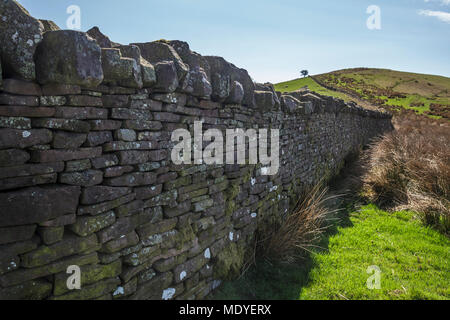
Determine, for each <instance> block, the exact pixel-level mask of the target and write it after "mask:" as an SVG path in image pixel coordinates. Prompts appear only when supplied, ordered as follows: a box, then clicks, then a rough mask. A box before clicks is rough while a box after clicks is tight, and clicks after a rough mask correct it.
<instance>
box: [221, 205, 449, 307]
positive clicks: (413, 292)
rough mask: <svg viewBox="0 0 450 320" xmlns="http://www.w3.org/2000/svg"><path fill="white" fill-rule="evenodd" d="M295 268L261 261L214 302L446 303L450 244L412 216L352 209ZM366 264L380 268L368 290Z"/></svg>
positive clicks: (230, 284)
mask: <svg viewBox="0 0 450 320" xmlns="http://www.w3.org/2000/svg"><path fill="white" fill-rule="evenodd" d="M321 247H322V248H326V249H320V250H316V252H314V253H313V254H312V255H311V257H310V258H309V259H308V260H305V261H304V262H303V263H301V264H299V265H272V264H269V263H268V262H259V263H258V264H257V265H256V266H255V267H254V268H253V269H251V270H250V271H249V272H247V273H246V274H245V275H244V276H243V277H242V278H241V279H239V280H237V281H234V282H228V283H225V284H224V285H223V286H222V287H221V289H220V291H218V292H217V293H216V295H215V296H214V299H219V300H220V299H234V300H245V299H262V300H264V299H313V300H314V299H320V300H327V299H333V300H345V299H362V300H365V299H389V300H401V299H450V266H449V263H450V241H449V240H448V238H446V237H445V236H444V235H442V234H440V233H439V232H437V231H435V230H433V229H431V228H428V227H425V226H423V225H422V224H421V223H420V221H418V220H416V219H415V217H414V214H413V213H411V212H396V213H387V212H384V211H382V210H379V209H378V208H377V207H375V206H374V205H368V206H365V207H362V208H360V209H359V210H350V214H348V215H347V214H344V216H343V217H342V219H341V220H340V222H339V223H338V224H337V225H335V226H334V227H333V228H331V229H330V231H329V233H328V235H327V237H324V239H323V242H322V243H321ZM369 266H377V267H378V268H379V269H380V270H381V274H380V284H381V289H379V290H378V289H374V290H370V289H368V288H367V285H366V282H367V279H368V278H369V277H370V276H371V274H368V273H367V268H368V267H369Z"/></svg>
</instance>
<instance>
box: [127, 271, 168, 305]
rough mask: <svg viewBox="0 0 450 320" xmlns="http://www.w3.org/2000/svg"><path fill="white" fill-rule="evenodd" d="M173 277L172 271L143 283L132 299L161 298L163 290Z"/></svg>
mask: <svg viewBox="0 0 450 320" xmlns="http://www.w3.org/2000/svg"><path fill="white" fill-rule="evenodd" d="M172 279H173V274H172V273H171V272H166V273H163V274H161V275H159V276H157V277H155V278H153V279H152V280H150V281H148V282H146V283H145V284H142V285H141V286H140V288H138V289H137V290H136V292H135V293H134V294H132V295H131V296H130V299H131V300H161V299H162V295H163V290H164V289H166V288H167V287H168V286H169V285H170V284H171V283H172Z"/></svg>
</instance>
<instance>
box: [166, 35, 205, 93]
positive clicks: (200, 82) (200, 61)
mask: <svg viewBox="0 0 450 320" xmlns="http://www.w3.org/2000/svg"><path fill="white" fill-rule="evenodd" d="M169 44H170V45H171V46H172V47H173V48H174V49H175V51H176V52H177V53H178V55H179V56H180V57H181V59H183V62H184V63H185V64H187V65H188V66H189V82H190V83H189V86H192V95H194V96H196V97H206V98H208V97H209V96H210V95H211V94H212V86H211V76H210V67H209V64H208V62H207V60H206V59H205V58H204V57H202V56H201V55H199V54H198V53H196V52H192V51H191V50H190V48H189V45H188V44H187V43H186V42H183V41H170V42H169Z"/></svg>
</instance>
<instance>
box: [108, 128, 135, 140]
mask: <svg viewBox="0 0 450 320" xmlns="http://www.w3.org/2000/svg"><path fill="white" fill-rule="evenodd" d="M114 136H115V138H116V139H117V140H122V141H128V142H131V141H136V140H137V134H136V131H134V130H131V129H119V130H117V131H116V132H115V133H114Z"/></svg>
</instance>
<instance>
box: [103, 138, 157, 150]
mask: <svg viewBox="0 0 450 320" xmlns="http://www.w3.org/2000/svg"><path fill="white" fill-rule="evenodd" d="M157 147H158V143H156V142H153V141H139V142H135V141H132V142H125V141H116V142H110V143H107V144H105V145H103V151H104V152H112V151H127V150H152V149H156V148H157Z"/></svg>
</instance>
